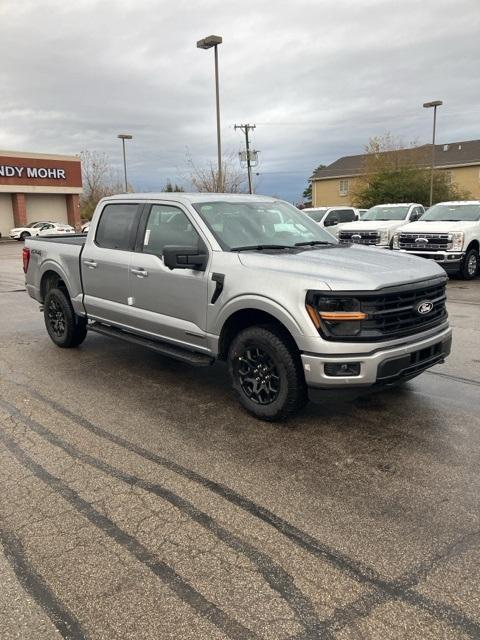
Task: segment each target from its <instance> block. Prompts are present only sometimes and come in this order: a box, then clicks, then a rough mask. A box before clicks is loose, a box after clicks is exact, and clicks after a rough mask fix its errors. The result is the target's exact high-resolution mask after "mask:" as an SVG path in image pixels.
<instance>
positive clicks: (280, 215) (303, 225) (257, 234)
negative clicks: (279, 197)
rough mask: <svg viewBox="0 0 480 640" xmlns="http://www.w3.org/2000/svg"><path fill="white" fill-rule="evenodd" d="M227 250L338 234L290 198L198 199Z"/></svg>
mask: <svg viewBox="0 0 480 640" xmlns="http://www.w3.org/2000/svg"><path fill="white" fill-rule="evenodd" d="M193 206H194V208H195V210H196V211H197V212H198V213H199V215H200V216H201V217H202V219H203V220H204V221H205V223H206V224H207V226H208V227H209V229H210V230H211V231H212V233H213V235H214V236H215V238H216V239H217V240H218V243H219V244H220V246H221V247H222V249H224V250H225V251H231V250H232V249H238V248H242V247H257V246H258V245H268V246H269V248H272V245H277V246H278V248H290V247H294V246H295V244H297V243H299V242H301V243H309V242H318V243H328V244H336V241H335V238H333V236H331V235H330V234H329V233H328V231H325V230H324V229H322V227H320V226H319V225H318V224H317V223H316V222H314V221H313V220H311V219H310V218H309V217H308V216H306V215H305V214H304V213H302V212H301V211H299V210H298V209H297V208H296V207H293V206H292V205H290V204H288V203H286V202H281V201H277V202H261V201H252V200H250V201H247V200H245V201H243V202H242V201H237V202H222V201H221V200H218V201H213V202H212V201H210V202H198V203H196V204H194V205H193Z"/></svg>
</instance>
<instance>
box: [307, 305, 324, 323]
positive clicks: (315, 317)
mask: <svg viewBox="0 0 480 640" xmlns="http://www.w3.org/2000/svg"><path fill="white" fill-rule="evenodd" d="M305 307H306V309H307V313H308V315H309V316H310V320H311V321H312V322H313V324H314V325H315V327H316V328H317V329H320V318H319V317H318V313H317V312H316V311H315V309H314V308H313V307H312V305H311V304H306V305H305Z"/></svg>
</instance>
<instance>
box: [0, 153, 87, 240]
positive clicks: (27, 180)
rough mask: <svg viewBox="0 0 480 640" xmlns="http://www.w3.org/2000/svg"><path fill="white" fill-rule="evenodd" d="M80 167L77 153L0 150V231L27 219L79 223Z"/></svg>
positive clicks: (3, 233)
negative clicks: (66, 154) (62, 153)
mask: <svg viewBox="0 0 480 640" xmlns="http://www.w3.org/2000/svg"><path fill="white" fill-rule="evenodd" d="M81 192H82V169H81V163H80V158H78V157H77V156H57V155H45V154H38V153H20V152H15V151H0V233H1V236H2V237H8V232H9V231H10V229H12V228H13V227H24V226H25V225H26V224H28V223H29V222H36V221H42V220H45V221H49V222H65V223H68V224H71V225H72V226H74V227H77V228H78V227H79V226H80V200H79V194H80V193H81Z"/></svg>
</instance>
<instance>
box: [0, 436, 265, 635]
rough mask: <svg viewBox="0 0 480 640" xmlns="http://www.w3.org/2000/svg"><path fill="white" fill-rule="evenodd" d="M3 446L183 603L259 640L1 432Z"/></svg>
mask: <svg viewBox="0 0 480 640" xmlns="http://www.w3.org/2000/svg"><path fill="white" fill-rule="evenodd" d="M0 442H2V443H3V444H4V446H5V447H6V448H7V449H8V451H10V453H11V454H12V455H13V456H14V457H15V458H16V460H17V461H18V462H19V463H20V464H21V465H22V466H23V467H24V468H25V469H28V470H29V471H30V472H31V473H32V474H33V475H34V476H35V477H36V478H38V479H39V480H41V481H42V482H43V483H44V484H45V485H47V486H48V487H49V488H50V489H52V490H53V491H55V493H57V494H58V495H60V496H61V497H62V498H63V499H64V500H66V501H67V502H68V503H69V504H70V505H71V506H72V507H73V508H74V509H75V511H77V512H78V513H80V514H81V515H82V516H84V517H85V518H86V519H87V520H89V521H90V522H91V523H92V524H93V525H94V526H95V527H97V529H100V530H101V531H103V533H105V534H106V535H107V536H108V537H109V538H111V539H112V540H114V541H115V542H116V543H117V544H119V545H120V546H122V547H124V548H125V549H126V550H127V551H128V552H129V553H130V554H131V555H132V556H133V557H134V558H136V559H137V560H138V561H139V562H141V563H142V564H144V565H145V566H146V567H147V568H148V569H150V571H152V573H153V574H154V575H156V576H157V577H158V578H160V580H162V582H163V583H164V584H166V585H167V586H168V587H169V588H170V589H171V590H172V591H173V592H174V593H175V594H176V595H177V596H178V597H179V598H180V599H181V600H182V601H183V602H185V603H186V604H187V605H189V606H190V607H192V609H194V610H195V611H196V612H197V613H198V614H199V615H201V616H202V617H204V618H205V619H206V620H208V621H209V622H211V623H212V624H213V625H215V626H216V627H217V628H218V629H220V630H221V631H222V632H223V633H225V635H226V636H227V637H228V638H230V639H231V640H257V639H258V638H259V636H257V634H255V633H254V632H253V631H251V630H250V629H248V628H247V627H245V626H244V625H242V624H241V623H240V622H237V621H236V620H234V619H233V618H231V617H230V616H229V615H228V614H227V613H225V612H224V611H223V610H222V609H221V608H220V607H218V606H217V605H216V604H214V603H213V602H210V601H209V600H208V599H207V598H205V597H204V596H203V595H202V594H201V593H200V592H198V591H196V589H194V588H193V587H192V586H191V585H190V584H189V583H188V582H187V581H186V580H184V578H182V576H180V575H179V574H178V573H177V572H176V571H174V569H172V568H171V567H170V566H169V565H167V564H166V563H165V562H163V561H162V560H159V559H158V558H157V556H156V555H155V554H153V553H151V552H150V551H149V550H148V549H147V548H146V547H145V546H144V545H143V544H141V543H140V542H139V541H138V540H137V539H136V538H135V537H133V536H131V535H130V534H129V533H127V532H126V531H124V530H123V529H121V528H120V527H118V526H117V525H116V524H115V523H114V522H113V521H112V520H110V519H109V518H107V517H106V516H104V515H103V514H102V513H100V512H99V511H97V510H96V509H95V508H94V507H93V506H92V505H91V504H90V503H89V502H87V501H86V500H84V499H83V498H82V497H81V496H80V495H79V494H78V493H77V492H76V491H74V490H73V489H72V488H71V487H69V486H68V484H66V483H65V482H64V481H63V480H61V478H58V477H57V476H54V475H52V474H51V473H49V472H48V471H47V470H46V469H45V468H44V467H42V466H41V465H40V464H38V463H37V462H35V460H33V458H31V457H30V456H29V455H28V454H27V453H26V452H25V451H24V450H23V449H22V448H21V447H19V445H18V444H17V443H16V442H15V440H14V439H13V438H11V437H10V436H9V435H7V433H6V432H5V431H4V430H3V429H0Z"/></svg>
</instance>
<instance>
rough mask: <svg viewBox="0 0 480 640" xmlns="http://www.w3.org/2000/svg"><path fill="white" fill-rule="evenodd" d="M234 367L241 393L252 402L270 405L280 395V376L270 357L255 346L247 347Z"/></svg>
mask: <svg viewBox="0 0 480 640" xmlns="http://www.w3.org/2000/svg"><path fill="white" fill-rule="evenodd" d="M235 367H236V369H237V372H236V373H237V375H238V379H239V381H240V386H241V387H242V389H243V392H244V393H245V395H246V396H247V398H249V399H250V400H251V401H252V402H256V403H257V404H271V403H272V402H274V401H275V400H276V399H277V398H278V394H279V393H280V376H279V374H278V370H277V367H276V366H275V363H274V361H273V360H272V358H271V356H270V355H269V354H268V353H267V352H266V351H265V350H264V349H260V347H257V346H247V347H246V348H245V349H244V351H243V353H242V354H241V355H240V356H238V358H237V360H236V364H235Z"/></svg>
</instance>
